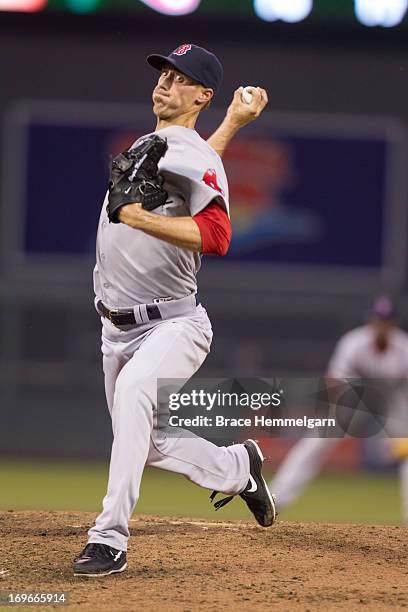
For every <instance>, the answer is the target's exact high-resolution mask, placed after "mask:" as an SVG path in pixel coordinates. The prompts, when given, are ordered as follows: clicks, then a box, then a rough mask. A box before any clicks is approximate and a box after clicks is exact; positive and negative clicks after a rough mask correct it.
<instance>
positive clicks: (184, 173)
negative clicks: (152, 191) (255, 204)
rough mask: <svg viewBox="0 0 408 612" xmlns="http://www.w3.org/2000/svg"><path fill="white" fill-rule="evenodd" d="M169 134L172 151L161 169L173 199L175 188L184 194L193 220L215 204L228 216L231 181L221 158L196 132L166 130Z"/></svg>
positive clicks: (169, 151)
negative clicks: (172, 192) (229, 185)
mask: <svg viewBox="0 0 408 612" xmlns="http://www.w3.org/2000/svg"><path fill="white" fill-rule="evenodd" d="M169 129H170V128H169ZM163 131H164V130H163ZM166 135H167V137H168V143H169V150H168V152H167V153H166V155H165V157H164V158H163V160H162V162H161V163H160V165H159V170H160V173H161V174H163V176H164V178H165V181H166V183H167V185H168V186H169V188H170V189H169V196H170V198H171V190H172V189H177V190H178V191H179V192H181V193H182V194H183V197H184V200H185V202H186V205H187V206H188V208H189V210H190V214H191V216H192V217H193V216H194V215H196V214H197V213H199V212H200V211H202V210H204V208H205V207H206V206H208V204H210V202H212V201H215V202H216V203H217V204H218V206H220V207H221V208H222V209H223V210H225V212H226V213H227V215H228V216H229V192H228V181H227V176H226V174H225V170H224V166H223V163H222V161H221V158H220V157H219V155H218V154H217V153H216V152H215V151H214V150H213V149H212V148H211V147H210V146H209V145H208V144H207V143H206V141H205V140H203V139H202V138H200V136H198V134H197V133H196V132H193V130H191V133H190V134H186V135H184V134H183V133H181V134H180V132H175V134H173V133H172V132H170V131H169V132H167V131H166ZM183 136H184V138H183ZM176 137H178V139H177V138H176ZM165 187H166V184H165Z"/></svg>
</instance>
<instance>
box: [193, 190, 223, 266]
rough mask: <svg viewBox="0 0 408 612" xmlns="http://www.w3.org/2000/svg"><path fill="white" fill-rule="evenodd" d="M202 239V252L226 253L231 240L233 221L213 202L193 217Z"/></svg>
mask: <svg viewBox="0 0 408 612" xmlns="http://www.w3.org/2000/svg"><path fill="white" fill-rule="evenodd" d="M193 219H194V221H195V222H196V223H197V225H198V229H199V230H200V234H201V241H202V249H201V252H202V253H207V254H213V255H226V254H227V251H228V247H229V245H230V242H231V234H232V230H231V222H230V220H229V217H228V215H227V213H226V212H225V210H224V209H223V208H221V207H220V206H219V205H218V204H216V203H215V202H211V203H210V204H208V206H206V207H205V208H204V210H202V211H200V212H199V213H197V214H196V215H194V217H193Z"/></svg>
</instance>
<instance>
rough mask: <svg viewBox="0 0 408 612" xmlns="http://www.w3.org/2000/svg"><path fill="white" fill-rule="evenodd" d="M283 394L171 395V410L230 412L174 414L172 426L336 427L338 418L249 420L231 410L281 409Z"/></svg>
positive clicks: (262, 416) (252, 417)
mask: <svg viewBox="0 0 408 612" xmlns="http://www.w3.org/2000/svg"><path fill="white" fill-rule="evenodd" d="M282 400H283V390H282V391H275V392H274V393H265V392H264V393H259V392H258V393H257V392H251V393H247V392H240V393H238V392H228V391H220V390H217V391H215V392H208V391H204V389H192V390H191V391H190V392H186V391H185V392H182V393H171V394H170V395H169V410H170V411H171V412H174V411H179V410H181V409H183V408H193V409H195V408H199V409H202V410H204V411H205V412H206V413H209V412H211V413H212V412H213V411H215V410H219V409H228V416H227V415H226V414H225V412H224V410H223V411H222V412H223V413H222V414H214V416H212V415H211V416H209V415H208V414H196V415H195V416H191V415H190V416H187V417H186V416H182V415H181V414H179V413H176V414H170V415H169V418H168V424H169V426H170V427H181V428H184V427H187V428H191V427H210V428H212V427H234V428H235V427H249V428H254V427H258V428H265V427H305V428H307V429H314V428H315V427H336V420H335V419H334V418H330V417H329V418H313V417H308V416H306V415H303V416H302V417H297V418H292V417H274V416H267V415H266V414H255V415H252V414H250V413H249V414H247V416H237V415H235V416H231V415H230V413H229V411H230V410H231V408H235V409H237V408H245V409H249V410H251V411H260V410H262V408H277V407H279V406H281V404H282Z"/></svg>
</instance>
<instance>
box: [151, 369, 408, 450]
mask: <svg viewBox="0 0 408 612" xmlns="http://www.w3.org/2000/svg"><path fill="white" fill-rule="evenodd" d="M157 394H158V395H157V398H158V410H157V415H156V418H157V428H158V429H159V431H160V430H161V431H162V433H163V435H167V436H191V435H195V434H196V435H199V436H202V437H205V438H207V439H212V438H218V439H228V440H232V441H234V440H237V441H238V440H240V439H242V437H243V436H247V437H248V435H251V436H256V435H259V436H271V437H296V436H302V435H304V434H306V433H307V435H308V436H311V437H333V438H341V437H344V436H346V435H348V436H353V437H360V438H362V437H370V436H373V435H377V434H381V435H386V436H387V437H404V436H406V437H408V411H407V410H406V406H407V405H408V380H407V379H393V380H382V379H381V380H380V379H349V378H348V379H328V378H269V379H265V378H262V379H261V378H251V379H247V378H246V379H241V378H239V379H237V378H233V379H215V378H211V379H210V378H193V379H191V380H189V381H185V380H179V379H161V380H159V381H158V388H157Z"/></svg>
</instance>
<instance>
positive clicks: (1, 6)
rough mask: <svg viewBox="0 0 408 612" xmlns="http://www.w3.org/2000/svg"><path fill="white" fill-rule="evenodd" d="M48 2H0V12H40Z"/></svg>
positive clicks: (46, 0)
mask: <svg viewBox="0 0 408 612" xmlns="http://www.w3.org/2000/svg"><path fill="white" fill-rule="evenodd" d="M47 2H48V0H0V11H22V12H24V13H31V12H35V11H41V10H42V9H44V8H45V7H46V5H47Z"/></svg>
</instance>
